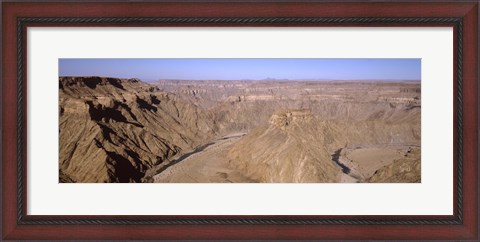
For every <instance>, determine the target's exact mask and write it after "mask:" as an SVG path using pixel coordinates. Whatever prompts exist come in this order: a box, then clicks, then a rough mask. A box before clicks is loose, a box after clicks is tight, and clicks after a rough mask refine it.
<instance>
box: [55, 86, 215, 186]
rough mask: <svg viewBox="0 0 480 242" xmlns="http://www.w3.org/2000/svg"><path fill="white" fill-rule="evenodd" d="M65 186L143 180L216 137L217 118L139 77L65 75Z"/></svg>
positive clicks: (61, 103) (62, 128)
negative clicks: (152, 170) (156, 168)
mask: <svg viewBox="0 0 480 242" xmlns="http://www.w3.org/2000/svg"><path fill="white" fill-rule="evenodd" d="M59 83H60V100H59V112H60V127H59V131H60V157H59V160H60V171H61V174H62V175H63V176H62V177H68V179H61V182H70V181H75V182H140V181H141V179H142V178H143V176H144V174H145V172H146V170H148V169H149V168H151V167H152V166H153V165H158V164H159V163H163V162H168V159H169V158H170V157H172V156H173V155H175V154H177V153H179V152H182V151H183V150H189V149H191V148H193V147H195V146H196V145H198V144H200V143H202V142H203V141H204V140H206V139H208V138H210V137H212V136H213V135H214V127H213V126H212V120H213V117H212V115H211V114H209V113H208V112H204V111H203V110H201V109H199V107H197V106H196V105H194V104H192V103H190V102H188V101H184V100H182V99H181V98H179V97H177V96H176V95H174V94H171V93H166V92H161V91H159V90H157V89H156V88H152V86H151V85H149V84H147V83H143V82H141V81H139V80H137V79H117V78H103V77H61V78H60V80H59Z"/></svg>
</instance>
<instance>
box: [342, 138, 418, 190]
mask: <svg viewBox="0 0 480 242" xmlns="http://www.w3.org/2000/svg"><path fill="white" fill-rule="evenodd" d="M413 149H416V146H415V145H412V146H408V145H389V146H388V145H379V146H365V147H360V146H357V147H355V148H345V149H342V152H341V153H340V157H339V162H340V163H341V164H343V165H344V166H346V167H348V169H349V172H348V174H346V173H343V174H341V175H340V181H341V182H345V183H353V182H366V181H367V180H368V179H370V178H371V177H372V176H373V175H374V174H375V173H376V172H377V171H378V170H380V169H382V168H384V167H388V166H390V165H392V164H393V163H394V162H395V161H397V160H400V159H402V158H404V157H407V155H409V154H410V152H411V151H412V150H413ZM416 158H419V157H416Z"/></svg>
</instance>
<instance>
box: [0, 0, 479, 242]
mask: <svg viewBox="0 0 480 242" xmlns="http://www.w3.org/2000/svg"><path fill="white" fill-rule="evenodd" d="M2 8H3V11H2V28H3V30H2V33H3V37H2V59H3V62H2V70H3V71H2V91H1V93H2V99H1V105H0V106H1V107H2V111H3V112H2V113H1V120H2V128H3V130H2V139H1V140H2V141H1V142H2V145H1V147H2V148H1V149H2V158H1V159H2V172H1V174H2V199H1V200H2V230H3V231H2V239H11V240H13V239H15V240H17V239H48V240H53V239H115V240H119V239H122V240H124V239H342V240H346V239H444V240H445V239H447V240H453V239H456V240H467V239H478V230H479V229H478V195H479V193H478V188H479V186H478V163H477V162H478V160H479V159H478V158H479V156H478V155H479V154H478V145H479V143H478V120H479V119H478V107H479V105H478V104H479V103H478V101H479V100H478V91H479V89H478V69H479V65H478V10H479V4H478V2H477V1H466V2H456V3H449V2H417V3H413V2H394V3H388V2H387V3H368V2H360V3H343V2H336V3H335V2H334V3H329V2H322V3H313V2H305V3H289V2H283V3H272V2H270V3H269V2H266V3H259V2H257V3H239V2H237V3H220V2H216V3H187V2H183V3H127V2H116V3H110V2H108V3H107V2H103V3H65V2H63V3H62V2H60V3H58V2H57V3H26V2H4V3H2ZM29 26H198V27H201V26H452V27H453V28H454V33H455V37H454V38H455V40H454V45H455V46H454V51H455V53H454V59H455V60H454V66H453V68H454V70H455V72H454V77H453V79H454V80H455V81H454V83H452V85H453V86H454V97H455V98H454V100H452V101H453V102H454V109H455V110H454V115H453V118H454V147H455V151H454V156H455V157H454V165H455V167H454V174H452V175H453V176H454V198H455V200H454V215H453V216H369V215H365V216H282V215H278V216H32V215H26V205H25V204H26V196H27V195H28V194H26V179H27V177H26V175H25V174H26V173H25V171H26V157H27V155H28V154H26V142H25V141H26V140H27V137H26V115H28V114H27V113H26V112H25V110H26V98H27V96H26V88H27V87H26V52H27V51H28V50H27V49H26V45H25V43H26V36H25V33H26V32H25V31H26V28H27V27H29Z"/></svg>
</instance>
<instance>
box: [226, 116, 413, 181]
mask: <svg viewBox="0 0 480 242" xmlns="http://www.w3.org/2000/svg"><path fill="white" fill-rule="evenodd" d="M374 112H375V111H374ZM392 115H393V114H392ZM407 116H408V115H407ZM416 118H417V117H416V116H415V115H412V117H411V118H410V119H409V120H403V121H402V122H391V121H388V120H389V119H378V118H377V119H375V120H371V119H365V120H352V119H351V118H350V119H349V118H347V117H345V119H344V120H328V119H327V120H322V119H320V118H316V117H314V115H313V114H312V113H311V112H310V110H306V109H302V110H288V111H283V112H280V113H276V114H274V115H272V116H271V118H270V123H269V125H266V126H262V127H258V128H256V129H254V130H253V131H252V132H250V133H249V134H248V135H246V136H245V137H244V138H243V139H242V140H240V141H239V142H238V143H237V144H236V145H235V146H234V147H233V148H232V149H231V151H230V153H229V158H230V164H231V165H232V166H234V167H236V168H237V169H239V170H242V171H243V172H244V173H245V174H246V175H247V176H248V177H250V178H251V179H255V180H258V181H260V182H340V180H341V176H340V174H341V173H342V172H343V171H342V167H341V166H338V165H335V163H334V162H333V161H332V154H334V153H335V151H337V150H339V149H342V148H345V147H350V146H357V145H359V144H361V145H362V146H377V145H381V146H385V145H404V144H408V145H420V125H419V123H418V124H417V122H415V119H416ZM416 157H418V159H417V161H419V156H416ZM412 159H415V158H412ZM412 159H408V160H405V159H403V160H398V161H396V162H395V165H392V167H393V168H388V167H387V168H382V170H380V171H378V172H377V174H376V175H375V177H377V178H372V179H370V180H366V179H364V180H361V182H367V181H371V182H374V181H375V182H380V181H384V182H412V181H417V180H415V179H413V178H412V179H410V178H408V179H407V180H405V179H404V178H405V177H407V175H401V174H397V173H396V171H397V170H399V169H398V168H396V167H397V166H401V167H404V166H406V165H407V164H404V163H405V162H409V163H408V166H409V167H410V168H409V169H407V168H405V169H403V170H402V171H401V172H404V173H406V172H408V173H409V175H408V176H412V177H419V176H420V166H417V164H419V163H415V164H411V165H410V163H411V162H412ZM349 169H350V168H349Z"/></svg>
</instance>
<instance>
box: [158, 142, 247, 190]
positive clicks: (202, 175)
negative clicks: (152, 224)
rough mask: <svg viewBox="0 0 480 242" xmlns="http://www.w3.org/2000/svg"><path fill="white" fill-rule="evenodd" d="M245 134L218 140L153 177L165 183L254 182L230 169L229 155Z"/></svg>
mask: <svg viewBox="0 0 480 242" xmlns="http://www.w3.org/2000/svg"><path fill="white" fill-rule="evenodd" d="M243 135H244V134H243V133H236V134H231V135H228V136H225V137H223V138H220V139H217V140H215V141H213V142H211V143H209V145H208V146H206V147H204V148H203V149H200V150H199V151H198V152H192V153H191V155H189V156H188V157H186V158H185V159H182V160H181V161H178V162H175V161H174V162H173V163H175V164H173V165H171V166H169V167H168V168H167V169H165V170H164V171H162V172H161V173H160V174H158V175H155V176H154V177H153V179H154V182H157V183H165V182H173V183H193V182H195V183H207V182H208V183H211V182H214V183H232V182H235V183H247V182H252V180H250V179H248V178H246V177H244V176H243V175H242V174H241V173H239V172H238V171H236V170H233V169H231V168H230V167H229V164H228V159H227V153H228V151H229V150H230V149H231V147H232V146H233V144H235V143H236V142H237V141H238V140H239V139H240V138H241V137H242V136H243Z"/></svg>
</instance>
